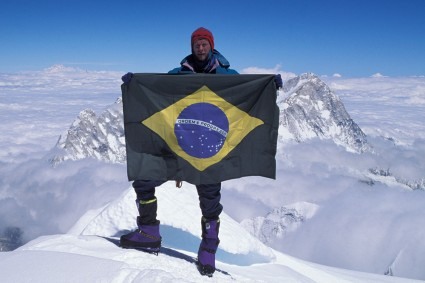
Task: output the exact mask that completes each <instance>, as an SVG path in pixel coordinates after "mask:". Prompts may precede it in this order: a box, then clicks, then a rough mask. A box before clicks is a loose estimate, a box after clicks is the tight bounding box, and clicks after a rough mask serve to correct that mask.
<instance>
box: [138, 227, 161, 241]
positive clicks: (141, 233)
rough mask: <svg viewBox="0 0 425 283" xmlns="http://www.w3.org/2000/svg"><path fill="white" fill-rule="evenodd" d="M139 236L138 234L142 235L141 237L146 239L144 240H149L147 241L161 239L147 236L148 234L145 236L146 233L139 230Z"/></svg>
mask: <svg viewBox="0 0 425 283" xmlns="http://www.w3.org/2000/svg"><path fill="white" fill-rule="evenodd" d="M139 234H140V235H142V236H143V237H146V238H149V239H152V240H160V239H161V238H158V237H155V236H152V235H149V234H147V233H145V232H143V231H142V230H140V229H139Z"/></svg>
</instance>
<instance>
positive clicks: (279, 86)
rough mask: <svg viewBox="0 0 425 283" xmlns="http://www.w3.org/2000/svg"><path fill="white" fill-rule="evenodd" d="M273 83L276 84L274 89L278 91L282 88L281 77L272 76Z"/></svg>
mask: <svg viewBox="0 0 425 283" xmlns="http://www.w3.org/2000/svg"><path fill="white" fill-rule="evenodd" d="M274 83H275V84H276V88H277V89H279V88H281V87H282V86H283V81H282V77H281V76H280V74H277V75H275V76H274Z"/></svg>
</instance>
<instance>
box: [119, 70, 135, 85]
mask: <svg viewBox="0 0 425 283" xmlns="http://www.w3.org/2000/svg"><path fill="white" fill-rule="evenodd" d="M131 78H133V73H130V72H128V73H127V74H125V75H124V76H122V77H121V80H122V81H123V83H125V84H128V83H130V81H131Z"/></svg>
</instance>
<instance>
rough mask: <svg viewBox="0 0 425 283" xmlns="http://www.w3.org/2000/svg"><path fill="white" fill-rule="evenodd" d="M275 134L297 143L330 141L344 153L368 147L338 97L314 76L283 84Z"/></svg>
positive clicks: (291, 80)
mask: <svg viewBox="0 0 425 283" xmlns="http://www.w3.org/2000/svg"><path fill="white" fill-rule="evenodd" d="M282 96H283V97H280V98H279V99H278V105H279V107H280V125H281V127H280V129H279V134H280V135H281V136H282V137H283V139H284V140H285V139H294V140H296V141H298V142H302V141H306V140H308V139H310V138H315V137H319V138H321V139H331V140H333V141H334V142H335V143H336V144H338V145H342V146H344V147H345V148H346V149H347V150H348V151H354V152H363V151H366V150H368V149H369V148H370V146H369V145H368V143H367V140H366V135H365V134H364V133H363V131H362V130H361V129H360V127H359V126H358V125H357V124H356V123H355V122H354V121H353V119H351V117H350V115H349V114H348V113H347V111H346V110H345V107H344V104H343V103H342V101H341V100H340V99H339V97H338V96H337V95H336V94H335V93H334V92H332V90H331V89H330V88H329V87H328V86H327V85H326V84H325V83H324V82H323V81H322V80H320V79H319V78H318V77H317V76H316V75H314V74H311V73H306V74H302V75H301V76H298V77H296V78H292V79H289V80H288V81H286V83H285V84H284V85H283V95H282Z"/></svg>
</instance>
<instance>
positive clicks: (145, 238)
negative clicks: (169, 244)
mask: <svg viewBox="0 0 425 283" xmlns="http://www.w3.org/2000/svg"><path fill="white" fill-rule="evenodd" d="M137 220H138V221H137V222H139V217H137ZM138 226H139V228H138V229H136V230H135V231H133V232H130V233H128V234H125V235H122V236H121V238H120V245H121V247H123V248H126V249H141V250H145V251H148V252H152V253H158V252H159V250H160V248H161V240H162V238H161V235H160V234H159V221H157V223H155V224H151V225H143V224H139V225H138Z"/></svg>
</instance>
